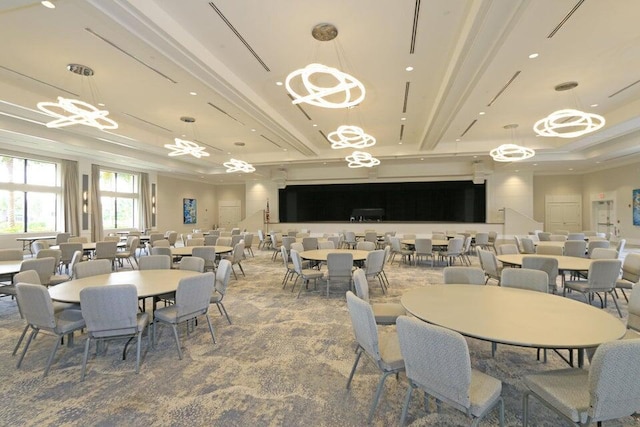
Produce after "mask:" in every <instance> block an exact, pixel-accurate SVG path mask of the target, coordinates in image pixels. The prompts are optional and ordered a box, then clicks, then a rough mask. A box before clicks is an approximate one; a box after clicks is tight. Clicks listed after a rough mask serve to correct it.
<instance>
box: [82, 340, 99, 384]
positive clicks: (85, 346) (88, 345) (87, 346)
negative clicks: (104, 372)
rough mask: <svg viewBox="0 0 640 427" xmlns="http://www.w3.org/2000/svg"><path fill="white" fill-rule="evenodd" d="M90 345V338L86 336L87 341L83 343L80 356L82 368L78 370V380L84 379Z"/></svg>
mask: <svg viewBox="0 0 640 427" xmlns="http://www.w3.org/2000/svg"><path fill="white" fill-rule="evenodd" d="M90 346H91V338H90V337H87V342H85V344H84V356H83V357H82V370H81V371H80V381H84V377H85V374H86V373H87V359H89V347H90ZM96 351H97V350H96Z"/></svg>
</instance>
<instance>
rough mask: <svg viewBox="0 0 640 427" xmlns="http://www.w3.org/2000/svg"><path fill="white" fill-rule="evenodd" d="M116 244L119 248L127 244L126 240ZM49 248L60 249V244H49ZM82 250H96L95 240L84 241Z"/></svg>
mask: <svg viewBox="0 0 640 427" xmlns="http://www.w3.org/2000/svg"><path fill="white" fill-rule="evenodd" d="M116 246H117V247H119V248H125V247H126V246H127V242H117V243H116ZM49 248H50V249H60V245H53V246H49ZM82 250H83V251H85V252H87V251H95V250H96V242H86V243H83V244H82Z"/></svg>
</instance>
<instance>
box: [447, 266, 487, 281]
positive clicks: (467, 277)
mask: <svg viewBox="0 0 640 427" xmlns="http://www.w3.org/2000/svg"><path fill="white" fill-rule="evenodd" d="M442 275H443V277H444V283H445V284H457V285H484V284H485V282H486V280H485V277H484V271H483V270H482V269H481V268H479V267H458V266H454V267H445V268H444V270H442Z"/></svg>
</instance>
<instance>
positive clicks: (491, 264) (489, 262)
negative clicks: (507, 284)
mask: <svg viewBox="0 0 640 427" xmlns="http://www.w3.org/2000/svg"><path fill="white" fill-rule="evenodd" d="M478 258H479V259H480V266H481V267H482V270H484V274H486V275H487V278H486V280H485V283H487V282H489V280H490V279H493V280H497V281H498V284H499V283H500V272H501V271H502V266H501V265H500V264H498V259H497V258H496V255H495V254H494V253H493V252H491V251H487V250H484V249H478Z"/></svg>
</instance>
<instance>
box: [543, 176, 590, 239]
mask: <svg viewBox="0 0 640 427" xmlns="http://www.w3.org/2000/svg"><path fill="white" fill-rule="evenodd" d="M583 179H584V177H583V176H582V175H543V176H534V177H533V219H535V220H536V221H539V222H542V223H543V224H544V216H545V213H544V207H545V206H544V198H545V196H566V195H570V194H579V195H581V194H582V183H583ZM585 203H586V202H585V201H584V200H583V202H582V208H583V213H582V218H583V221H585V224H588V222H586V221H587V218H586V216H585V212H584V207H585ZM585 224H583V229H585Z"/></svg>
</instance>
